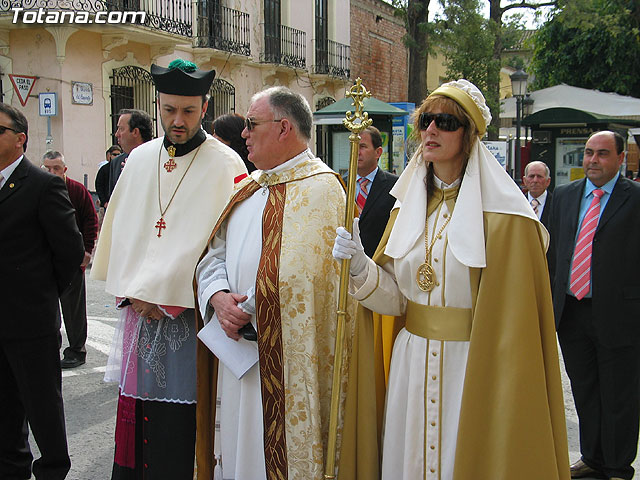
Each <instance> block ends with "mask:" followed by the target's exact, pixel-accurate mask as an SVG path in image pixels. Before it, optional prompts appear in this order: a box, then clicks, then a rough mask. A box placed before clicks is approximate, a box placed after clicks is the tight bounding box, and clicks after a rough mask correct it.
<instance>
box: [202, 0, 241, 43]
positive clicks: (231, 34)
mask: <svg viewBox="0 0 640 480" xmlns="http://www.w3.org/2000/svg"><path fill="white" fill-rule="evenodd" d="M196 45H197V46H198V47H208V48H215V49H217V50H224V51H225V52H232V53H238V54H240V55H246V56H250V55H251V44H250V41H249V14H248V13H244V12H240V11H238V10H233V9H232V8H227V7H223V6H221V5H215V4H213V3H212V2H208V1H206V0H205V1H200V2H198V37H197V39H196Z"/></svg>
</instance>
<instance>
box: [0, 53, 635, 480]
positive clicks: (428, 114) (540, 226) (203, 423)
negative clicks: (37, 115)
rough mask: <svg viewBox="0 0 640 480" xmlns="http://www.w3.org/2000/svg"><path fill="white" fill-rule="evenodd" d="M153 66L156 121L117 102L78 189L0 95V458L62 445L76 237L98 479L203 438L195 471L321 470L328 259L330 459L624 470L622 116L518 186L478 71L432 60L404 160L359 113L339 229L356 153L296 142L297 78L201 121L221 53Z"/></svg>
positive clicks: (163, 468) (53, 471) (12, 464)
mask: <svg viewBox="0 0 640 480" xmlns="http://www.w3.org/2000/svg"><path fill="white" fill-rule="evenodd" d="M151 74H152V77H153V80H154V82H155V85H156V89H157V91H158V107H159V114H160V122H161V125H162V128H163V131H164V135H162V136H161V137H158V138H156V139H153V138H152V120H151V117H150V116H149V115H148V114H147V113H145V112H143V111H141V110H135V109H126V110H121V111H120V112H119V118H118V123H117V131H116V134H115V137H116V139H117V144H114V145H112V146H110V147H109V148H108V149H107V150H106V159H105V161H104V162H102V163H101V165H100V166H99V169H98V173H97V175H96V178H95V192H96V194H97V197H98V203H97V205H95V204H94V201H93V198H92V195H91V193H90V192H89V191H88V189H87V188H86V187H85V186H83V185H82V184H81V183H79V182H76V181H75V180H73V179H71V178H69V177H68V176H67V165H66V163H65V157H64V155H63V154H62V153H61V152H59V151H48V152H46V153H45V155H44V156H43V158H42V159H41V160H40V162H39V163H40V167H41V168H37V167H35V166H34V165H33V164H32V163H31V161H29V160H28V159H27V157H26V156H25V152H26V150H27V143H28V125H27V120H26V118H25V117H24V115H23V114H22V113H21V112H20V111H19V110H17V109H15V108H13V107H11V106H8V105H5V104H2V103H0V218H2V222H0V247H1V248H2V249H3V251H5V252H9V254H8V255H6V256H4V257H3V261H2V262H0V278H2V279H3V280H5V282H4V283H5V285H6V288H3V289H0V302H2V304H3V307H4V310H5V314H6V318H7V321H6V322H5V324H4V325H3V329H2V330H0V383H2V385H3V388H2V389H1V391H0V431H1V432H2V435H0V478H11V479H20V480H26V479H29V478H31V474H32V473H33V474H34V475H35V477H36V479H38V480H40V479H64V478H65V477H66V475H67V473H68V471H69V469H70V466H71V462H70V458H69V452H68V451H67V442H66V433H65V420H64V409H63V401H62V394H61V383H62V376H61V368H63V369H64V368H77V367H80V366H81V365H83V364H84V363H85V362H86V355H87V349H86V341H87V312H86V287H85V269H87V268H88V267H89V266H90V262H92V265H91V275H92V278H95V279H99V280H103V281H105V282H106V283H105V285H106V291H107V292H109V293H110V294H112V295H114V296H115V298H116V300H117V309H118V323H117V326H116V333H115V335H114V339H113V344H114V345H113V348H112V349H111V355H110V356H109V360H108V365H107V371H106V374H105V380H106V381H113V382H116V383H118V385H119V392H118V403H117V414H116V428H115V432H114V445H115V449H114V462H113V469H112V477H111V478H112V479H113V480H121V479H122V480H128V479H133V478H150V479H169V478H170V479H191V478H193V476H194V464H197V469H196V470H197V478H198V479H206V480H210V479H213V478H216V479H218V478H223V479H237V480H242V479H266V478H305V479H317V480H320V479H322V478H324V473H325V472H324V466H325V463H326V460H327V458H326V451H327V437H328V432H329V430H330V428H331V427H330V425H329V412H330V403H331V395H332V392H331V387H332V385H331V374H332V369H333V358H334V357H333V354H334V348H335V338H336V325H335V314H336V306H337V303H338V294H339V291H340V283H341V282H340V262H341V261H343V260H345V259H348V260H349V265H350V266H349V272H348V273H349V275H348V286H349V296H348V299H347V307H346V312H345V314H346V316H347V319H348V321H347V332H346V339H347V340H346V342H345V362H344V365H343V370H342V371H341V372H339V373H340V374H341V378H342V381H341V388H342V395H341V396H340V397H339V398H338V399H337V402H338V405H339V407H340V408H339V412H340V414H339V418H338V426H339V428H338V430H337V431H338V440H337V442H338V451H339V452H340V454H339V462H338V471H339V472H340V476H339V478H340V479H341V480H371V479H380V478H382V479H385V480H392V479H393V480H395V479H404V480H413V479H417V478H425V479H454V478H455V479H470V478H491V479H506V478H514V476H516V477H517V478H519V479H524V480H538V479H540V478H544V479H545V480H553V479H558V480H565V479H568V478H583V477H589V478H606V479H609V480H622V479H624V480H630V479H632V478H633V475H634V469H633V467H632V463H633V461H634V459H635V457H636V453H637V446H638V435H639V426H640V391H639V389H638V386H639V383H640V363H639V360H640V358H639V354H640V351H639V348H640V322H638V311H640V284H639V283H638V280H637V278H638V275H637V273H638V271H640V259H639V257H638V255H637V245H639V244H640V185H638V183H635V182H634V181H633V180H634V179H633V174H632V172H629V171H627V172H626V174H621V173H620V169H621V167H622V165H623V162H624V158H625V152H624V139H623V137H621V136H620V135H619V134H618V133H616V132H611V131H600V132H595V133H593V134H592V135H591V136H590V137H589V138H588V140H587V142H586V145H585V150H584V160H583V169H584V173H585V177H584V178H583V179H581V180H576V181H573V182H571V183H569V184H567V185H562V186H558V187H557V188H556V189H555V190H554V191H553V192H551V191H549V187H550V184H551V171H550V169H549V166H548V165H547V164H545V163H544V162H540V161H533V162H530V163H528V164H527V165H526V167H525V169H524V173H523V177H522V187H523V188H522V189H521V188H520V187H519V186H518V185H517V183H516V182H514V181H513V179H512V178H510V177H509V175H508V174H507V172H506V171H505V170H504V168H502V167H501V166H500V164H499V163H498V162H497V161H496V160H495V158H494V157H493V155H492V154H491V153H490V152H489V150H488V149H487V148H486V147H485V146H484V144H483V143H482V141H481V138H482V137H483V135H484V134H485V132H486V130H487V127H488V125H489V124H490V122H491V114H490V112H489V109H488V107H487V104H486V102H485V98H484V96H483V94H482V92H480V90H479V89H478V88H477V87H476V86H475V85H473V84H472V83H470V82H468V81H466V80H463V79H461V80H458V81H453V82H448V83H445V84H443V85H441V86H440V87H439V88H438V89H436V90H435V91H433V92H432V93H431V94H430V95H429V96H428V97H427V98H426V99H425V100H424V101H423V102H422V104H421V105H419V106H418V108H417V109H416V112H415V114H414V115H413V126H414V135H415V137H416V139H417V140H418V142H419V147H418V149H417V151H416V152H415V154H414V155H413V156H412V158H411V160H410V161H409V162H408V164H407V166H406V168H405V169H404V170H403V172H402V173H401V175H400V176H396V175H394V174H392V173H389V172H387V171H384V170H383V169H382V168H380V166H379V159H380V157H381V155H382V136H381V133H380V131H379V130H378V129H377V128H375V127H368V128H366V129H364V130H363V131H362V132H361V133H360V140H359V145H358V163H357V172H356V175H355V178H356V184H355V185H354V186H353V188H355V195H354V198H355V202H356V218H354V220H353V223H352V224H351V222H349V225H348V227H349V228H346V227H347V226H345V225H343V223H344V209H345V199H346V195H345V190H344V183H343V180H347V177H346V176H345V178H344V179H341V178H340V177H339V175H338V174H336V173H335V172H334V171H332V170H331V169H330V168H329V167H328V166H327V165H326V164H325V163H324V162H323V161H322V160H321V159H319V158H317V157H315V155H314V154H313V153H312V152H311V150H310V149H309V142H310V140H311V131H312V113H311V109H310V107H309V104H308V102H307V101H306V100H305V99H304V97H302V96H301V95H299V94H297V93H295V92H293V91H291V90H289V89H288V88H286V87H272V88H268V89H265V90H263V91H261V92H258V93H256V94H255V95H254V96H253V97H252V99H251V103H250V106H249V110H248V112H247V116H246V117H244V116H242V115H239V114H235V113H233V114H225V115H222V116H220V117H218V118H216V119H215V120H214V121H213V123H212V131H211V132H209V133H207V132H205V131H204V130H203V128H202V120H203V118H204V116H205V114H206V112H207V107H208V97H207V92H208V91H209V88H210V85H211V82H212V81H213V79H214V77H215V71H213V70H209V71H208V70H201V69H198V68H197V66H196V65H195V64H193V63H192V62H188V61H184V60H180V59H178V60H174V61H173V62H172V63H171V64H170V65H169V66H168V67H167V68H164V67H159V66H157V65H153V66H152V68H151ZM635 181H636V182H638V181H639V179H638V178H635ZM186 212H188V214H186ZM336 260H337V261H336ZM35 284H37V285H38V289H37V291H36V292H34V291H33V289H32V288H31V286H32V285H35ZM514 286H517V288H514ZM507 291H509V292H511V294H509V295H507V294H506V293H505V292H507ZM27 292H29V293H28V294H27ZM62 320H64V325H65V331H66V334H67V338H68V344H69V345H68V347H66V348H65V349H64V350H63V352H62V358H61V357H60V351H59V350H60V348H61V337H60V328H61V322H62ZM558 343H559V345H560V348H561V351H562V355H563V359H564V365H565V368H566V371H567V374H568V377H569V379H570V381H571V388H572V393H573V398H574V402H575V406H576V410H577V413H578V418H579V429H580V452H581V457H580V458H579V459H578V460H577V461H575V462H574V463H572V464H571V465H570V462H569V455H568V445H567V433H566V426H565V416H564V402H563V398H562V385H561V380H560V378H561V377H560V368H559V367H560V362H559V352H558V349H557V344H558ZM28 427H30V428H31V431H32V432H33V436H34V438H35V441H36V443H37V444H38V447H39V449H40V454H41V456H40V458H39V459H36V460H35V461H34V460H33V456H32V454H31V451H30V448H29V443H28V431H29V429H28ZM523 465H524V466H525V468H523Z"/></svg>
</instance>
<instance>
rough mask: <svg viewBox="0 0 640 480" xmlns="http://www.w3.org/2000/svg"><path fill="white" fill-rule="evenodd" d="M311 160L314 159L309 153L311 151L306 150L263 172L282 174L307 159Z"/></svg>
mask: <svg viewBox="0 0 640 480" xmlns="http://www.w3.org/2000/svg"><path fill="white" fill-rule="evenodd" d="M310 158H311V159H313V158H315V157H314V156H313V154H312V153H311V150H309V149H308V148H307V149H306V150H304V151H303V152H300V153H299V154H298V155H296V156H295V157H293V158H291V159H289V160H287V161H286V162H284V163H281V164H280V165H277V166H275V167H273V168H271V169H269V170H263V172H264V173H268V174H271V173H282V172H284V171H286V170H289V169H291V168H293V167H295V166H296V165H298V164H299V163H302V162H303V161H304V160H308V159H310Z"/></svg>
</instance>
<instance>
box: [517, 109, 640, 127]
mask: <svg viewBox="0 0 640 480" xmlns="http://www.w3.org/2000/svg"><path fill="white" fill-rule="evenodd" d="M543 124H545V125H558V126H561V125H563V124H567V125H576V124H584V125H594V124H595V125H608V124H618V125H626V126H630V127H638V126H640V120H630V119H627V118H616V117H608V116H605V115H600V114H598V113H592V112H585V111H583V110H576V109H574V108H547V109H546V110H540V111H539V112H536V113H534V114H532V115H528V116H527V117H525V118H524V119H523V120H522V125H543Z"/></svg>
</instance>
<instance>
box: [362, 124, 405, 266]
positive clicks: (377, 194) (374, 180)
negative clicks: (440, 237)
mask: <svg viewBox="0 0 640 480" xmlns="http://www.w3.org/2000/svg"><path fill="white" fill-rule="evenodd" d="M380 155H382V136H381V135H380V130H378V129H377V128H376V127H368V128H366V129H364V130H363V131H362V133H361V134H360V146H359V151H358V174H357V175H356V204H357V205H358V210H359V211H360V221H359V227H360V238H361V239H362V246H363V247H364V252H365V253H366V254H367V256H368V257H369V258H371V257H372V256H373V253H374V252H375V251H376V248H378V243H380V239H381V238H382V234H383V233H384V229H385V227H386V226H387V221H388V220H389V212H391V208H392V207H393V204H394V203H395V201H396V199H395V198H393V197H392V196H391V195H389V191H390V190H391V187H393V185H394V184H395V183H396V180H398V177H397V176H396V175H394V174H393V173H389V172H385V171H384V170H382V169H381V168H379V167H378V159H379V158H380Z"/></svg>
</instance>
